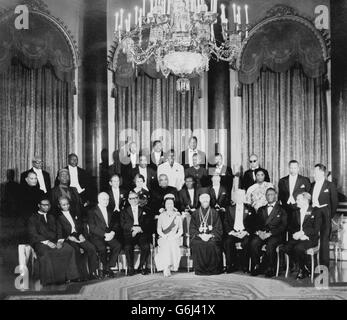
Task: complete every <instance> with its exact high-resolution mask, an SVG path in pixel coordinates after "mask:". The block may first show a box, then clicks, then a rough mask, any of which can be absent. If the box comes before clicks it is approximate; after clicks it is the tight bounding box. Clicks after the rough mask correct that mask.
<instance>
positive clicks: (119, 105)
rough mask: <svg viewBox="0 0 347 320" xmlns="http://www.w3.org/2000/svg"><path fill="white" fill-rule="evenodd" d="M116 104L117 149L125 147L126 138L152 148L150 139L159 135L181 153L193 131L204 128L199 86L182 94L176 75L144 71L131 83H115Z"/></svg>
mask: <svg viewBox="0 0 347 320" xmlns="http://www.w3.org/2000/svg"><path fill="white" fill-rule="evenodd" d="M115 108H116V110H115V127H116V139H115V141H116V146H115V149H116V150H122V147H123V148H124V144H125V143H124V141H125V142H130V141H135V142H136V143H137V145H138V149H141V150H142V151H144V152H150V151H151V142H153V140H156V139H160V140H162V141H163V147H164V150H165V151H167V150H169V149H170V148H174V149H175V150H176V155H177V157H178V156H179V152H181V151H182V150H184V149H185V148H186V147H187V144H188V139H189V137H190V135H191V134H190V132H191V131H194V129H199V128H202V123H201V120H200V118H201V117H200V113H201V110H200V109H199V88H198V86H191V89H190V91H188V92H187V93H186V94H184V95H182V94H181V93H179V92H177V91H176V78H175V77H174V76H169V77H168V78H167V79H152V78H150V77H148V76H147V75H141V76H138V77H137V78H136V80H135V81H134V83H133V84H132V85H131V86H130V87H127V88H124V87H119V86H116V88H115ZM124 130H126V132H125V133H124V132H123V133H122V131H124ZM190 130H191V131H190ZM177 160H179V158H177Z"/></svg>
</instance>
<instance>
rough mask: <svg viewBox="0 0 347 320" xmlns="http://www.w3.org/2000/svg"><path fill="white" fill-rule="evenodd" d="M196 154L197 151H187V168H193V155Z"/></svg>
mask: <svg viewBox="0 0 347 320" xmlns="http://www.w3.org/2000/svg"><path fill="white" fill-rule="evenodd" d="M194 154H198V149H195V150H193V149H190V148H189V149H188V161H189V167H192V166H193V155H194Z"/></svg>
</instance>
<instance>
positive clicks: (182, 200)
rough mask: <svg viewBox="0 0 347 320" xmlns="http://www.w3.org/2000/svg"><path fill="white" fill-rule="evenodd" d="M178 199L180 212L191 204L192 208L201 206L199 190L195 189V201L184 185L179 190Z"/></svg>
mask: <svg viewBox="0 0 347 320" xmlns="http://www.w3.org/2000/svg"><path fill="white" fill-rule="evenodd" d="M178 200H179V205H180V206H179V208H178V210H179V211H180V212H182V211H184V210H185V209H187V207H188V206H189V207H190V208H191V209H196V208H197V207H198V206H199V198H198V190H197V189H194V199H193V202H191V199H190V196H189V193H188V189H187V187H186V186H184V187H183V188H182V189H181V190H180V191H179V192H178Z"/></svg>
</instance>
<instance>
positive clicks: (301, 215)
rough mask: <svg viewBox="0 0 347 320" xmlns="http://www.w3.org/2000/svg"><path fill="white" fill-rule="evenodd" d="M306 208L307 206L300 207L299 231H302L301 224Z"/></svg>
mask: <svg viewBox="0 0 347 320" xmlns="http://www.w3.org/2000/svg"><path fill="white" fill-rule="evenodd" d="M307 209H308V207H307V208H301V209H300V231H302V225H303V223H304V219H305V214H306V212H307Z"/></svg>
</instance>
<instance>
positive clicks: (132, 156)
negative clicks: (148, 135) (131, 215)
mask: <svg viewBox="0 0 347 320" xmlns="http://www.w3.org/2000/svg"><path fill="white" fill-rule="evenodd" d="M120 160H121V175H122V179H123V186H124V187H125V188H127V189H129V190H130V189H131V187H132V171H133V170H134V169H135V168H136V165H137V164H138V163H139V157H138V150H137V145H136V143H135V142H131V143H129V150H128V152H127V153H126V154H125V155H123V156H121V159H120Z"/></svg>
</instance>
